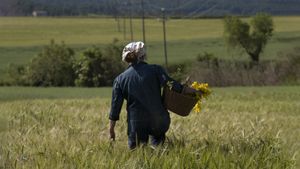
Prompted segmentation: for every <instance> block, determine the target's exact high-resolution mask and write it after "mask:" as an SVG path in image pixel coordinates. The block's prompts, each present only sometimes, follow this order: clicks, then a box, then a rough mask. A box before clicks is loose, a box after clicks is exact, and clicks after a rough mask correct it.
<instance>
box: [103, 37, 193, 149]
mask: <svg viewBox="0 0 300 169" xmlns="http://www.w3.org/2000/svg"><path fill="white" fill-rule="evenodd" d="M145 59H146V52H145V45H144V43H143V42H132V43H129V44H128V45H126V46H125V48H124V49H123V53H122V60H123V61H124V62H126V63H128V64H129V66H128V68H127V69H126V70H125V71H124V72H123V73H121V74H120V75H119V76H117V77H116V78H115V80H114V83H113V92H112V102H111V110H110V114H109V119H110V130H109V131H110V138H111V139H112V140H115V130H114V128H115V125H116V121H117V120H119V115H120V112H121V108H122V105H123V101H124V99H125V100H127V107H126V110H127V123H128V133H127V134H128V145H129V148H130V149H134V148H136V146H137V145H141V144H143V145H144V144H147V143H148V140H149V137H150V139H151V144H152V145H153V146H157V145H159V144H162V143H164V141H165V137H166V136H165V134H166V132H167V131H168V129H169V126H170V115H169V113H168V111H167V110H166V108H165V107H164V106H163V103H162V97H161V88H162V87H163V86H166V85H167V83H169V82H171V83H172V90H174V91H176V92H181V91H182V89H183V86H182V85H181V84H180V83H178V82H176V81H175V80H173V79H172V78H170V77H169V76H168V74H167V73H166V71H165V70H164V69H163V68H162V67H161V66H158V65H152V64H147V63H146V62H145ZM190 90H191V89H190ZM186 92H187V93H189V92H194V91H186Z"/></svg>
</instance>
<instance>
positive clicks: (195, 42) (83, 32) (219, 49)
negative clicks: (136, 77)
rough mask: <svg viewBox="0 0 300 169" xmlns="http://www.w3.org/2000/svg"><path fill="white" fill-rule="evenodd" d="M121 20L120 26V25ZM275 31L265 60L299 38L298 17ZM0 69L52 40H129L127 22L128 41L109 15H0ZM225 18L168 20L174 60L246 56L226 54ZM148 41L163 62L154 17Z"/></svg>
mask: <svg viewBox="0 0 300 169" xmlns="http://www.w3.org/2000/svg"><path fill="white" fill-rule="evenodd" d="M122 22H123V21H121V25H122ZM274 22H275V33H274V37H273V38H272V40H271V42H270V43H269V44H268V45H267V49H266V50H265V53H264V54H263V56H262V58H263V59H271V58H276V57H277V52H281V51H286V50H289V49H292V48H293V47H294V46H297V44H299V42H300V31H299V28H300V17H274ZM0 23H1V27H0V37H1V41H0V67H1V68H3V67H5V66H6V65H7V64H8V63H17V64H22V63H26V62H28V61H29V60H30V58H32V57H33V56H34V55H36V54H37V53H38V52H39V51H40V50H41V48H42V47H43V46H44V45H47V44H48V43H49V42H50V40H51V39H55V40H56V41H57V42H60V41H64V42H65V43H66V44H67V45H69V46H71V47H73V48H75V49H76V50H77V51H81V50H82V49H83V48H85V47H88V46H91V45H99V46H102V45H105V44H108V43H110V42H112V40H113V39H114V38H118V39H120V40H121V41H123V42H124V44H125V43H128V42H129V41H130V35H129V30H128V29H129V28H128V27H129V25H128V23H129V22H128V21H127V22H126V24H127V30H126V32H127V34H126V40H124V39H123V33H122V32H118V31H117V22H116V21H115V20H114V19H109V18H30V17H8V18H7V17H1V18H0ZM133 31H134V40H142V32H141V21H140V20H137V19H134V20H133ZM222 34H223V23H222V20H221V19H195V20H191V19H179V20H172V19H171V20H168V22H167V40H168V54H169V61H170V62H181V61H185V60H191V59H194V58H195V57H196V55H197V54H198V53H201V52H204V51H207V52H211V53H213V54H214V55H215V56H217V57H222V58H229V59H232V58H238V59H248V58H247V57H246V56H244V57H240V56H241V53H232V52H231V53H227V50H226V47H225V45H224V42H223V38H222ZM146 41H147V45H148V53H149V55H148V56H149V61H150V62H155V63H162V62H163V43H162V24H161V22H159V21H158V20H156V19H147V20H146Z"/></svg>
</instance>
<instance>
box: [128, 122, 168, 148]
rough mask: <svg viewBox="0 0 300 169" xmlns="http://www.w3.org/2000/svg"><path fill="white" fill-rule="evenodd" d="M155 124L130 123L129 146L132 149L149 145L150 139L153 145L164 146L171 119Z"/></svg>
mask: <svg viewBox="0 0 300 169" xmlns="http://www.w3.org/2000/svg"><path fill="white" fill-rule="evenodd" d="M157 124H158V123H155V122H154V123H153V122H150V121H129V122H128V146H129V148H130V149H134V148H136V146H138V145H141V144H142V145H143V144H147V143H148V140H149V137H150V141H151V145H153V146H158V145H159V144H163V143H164V141H165V138H166V132H167V131H168V129H169V126H170V119H167V120H164V121H163V122H160V124H159V125H157Z"/></svg>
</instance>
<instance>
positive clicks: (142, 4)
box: [141, 0, 146, 44]
mask: <svg viewBox="0 0 300 169" xmlns="http://www.w3.org/2000/svg"><path fill="white" fill-rule="evenodd" d="M141 6H142V26H143V28H142V29H143V42H144V43H145V44H146V35H145V10H144V0H141Z"/></svg>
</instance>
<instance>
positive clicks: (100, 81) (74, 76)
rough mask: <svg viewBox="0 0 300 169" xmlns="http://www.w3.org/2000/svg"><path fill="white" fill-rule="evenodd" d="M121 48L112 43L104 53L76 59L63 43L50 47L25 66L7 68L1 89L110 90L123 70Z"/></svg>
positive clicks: (94, 52) (84, 54) (91, 51)
mask: <svg viewBox="0 0 300 169" xmlns="http://www.w3.org/2000/svg"><path fill="white" fill-rule="evenodd" d="M121 52H122V46H121V45H120V44H119V43H118V41H117V40H115V41H114V42H113V43H111V44H109V45H107V46H106V47H105V48H104V49H100V48H98V47H96V46H93V47H91V48H88V49H86V50H84V51H83V52H82V53H81V55H80V57H79V58H76V57H75V52H74V50H73V49H71V48H69V47H67V46H66V45H65V44H64V43H61V44H56V43H55V42H54V41H53V40H52V41H51V43H50V45H48V46H46V47H44V48H43V50H42V51H41V52H40V53H39V54H38V55H37V56H36V57H34V58H33V59H32V60H31V61H30V62H29V63H28V64H26V65H15V64H10V65H9V66H8V68H7V70H6V74H7V76H6V78H5V79H4V80H3V81H2V82H0V84H1V85H14V86H16V85H18V86H87V87H98V86H110V85H112V81H113V79H114V77H116V76H117V75H118V74H119V73H120V72H122V71H123V70H124V67H125V65H124V64H122V63H121V62H120V53H121Z"/></svg>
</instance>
